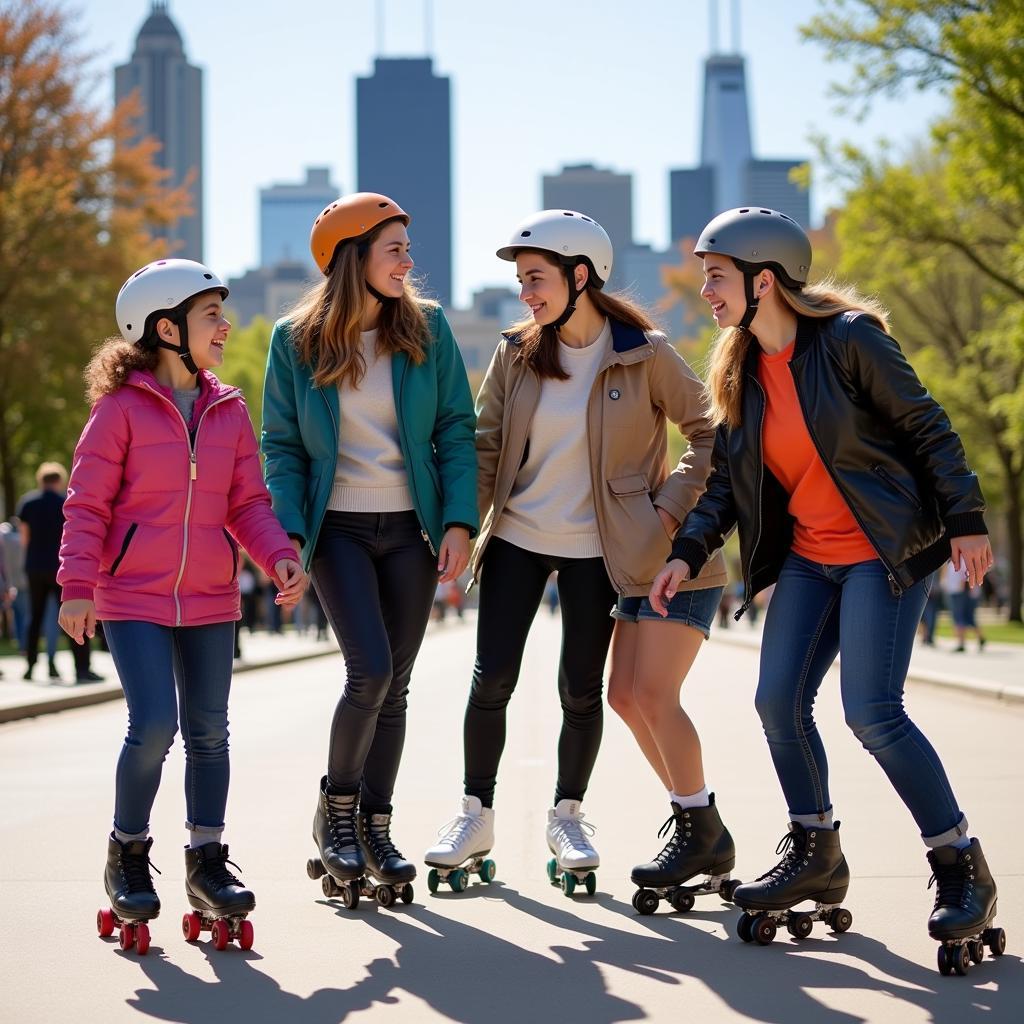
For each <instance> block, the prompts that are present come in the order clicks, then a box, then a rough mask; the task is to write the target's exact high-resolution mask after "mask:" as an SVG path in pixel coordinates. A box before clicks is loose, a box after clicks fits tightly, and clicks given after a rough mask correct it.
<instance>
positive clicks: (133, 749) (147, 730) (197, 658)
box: [103, 621, 235, 835]
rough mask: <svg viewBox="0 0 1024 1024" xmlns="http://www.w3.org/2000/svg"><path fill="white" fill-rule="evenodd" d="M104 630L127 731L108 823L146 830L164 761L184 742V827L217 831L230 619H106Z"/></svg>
mask: <svg viewBox="0 0 1024 1024" xmlns="http://www.w3.org/2000/svg"><path fill="white" fill-rule="evenodd" d="M103 630H104V632H105V634H106V637H107V645H108V646H109V647H110V654H111V656H112V657H113V659H114V665H115V667H116V668H117V674H118V675H119V676H120V677H121V686H122V687H123V688H124V695H125V698H126V700H127V702H128V735H127V736H126V737H125V740H124V746H123V747H122V748H121V756H120V758H118V762H117V775H116V783H115V801H114V827H115V828H116V829H118V830H119V831H121V832H127V833H129V834H132V835H135V834H138V833H140V832H144V831H146V830H147V829H148V828H149V815H150V811H151V810H152V809H153V801H154V800H155V799H156V791H157V789H158V788H159V787H160V774H161V771H162V770H163V764H164V759H165V758H166V757H167V752H168V751H169V750H170V749H171V744H172V743H173V742H174V737H175V734H176V733H177V731H178V717H179V708H180V713H181V726H182V735H183V737H184V741H185V812H186V814H187V818H188V820H187V821H186V823H185V827H186V828H187V829H190V830H192V831H194V832H219V831H220V830H221V829H222V828H223V827H224V809H225V807H226V805H227V799H228V777H229V767H228V691H229V690H230V689H231V661H232V655H233V653H234V634H235V624H234V623H233V622H215V623H212V624H211V625H208V626H183V627H180V628H173V627H171V626H158V625H156V624H155V623H152V622H139V621H130V622H128V621H105V622H104V623H103Z"/></svg>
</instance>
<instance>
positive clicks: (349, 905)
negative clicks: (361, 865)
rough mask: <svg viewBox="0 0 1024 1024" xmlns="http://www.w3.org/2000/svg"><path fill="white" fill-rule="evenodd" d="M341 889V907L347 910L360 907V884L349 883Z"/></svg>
mask: <svg viewBox="0 0 1024 1024" xmlns="http://www.w3.org/2000/svg"><path fill="white" fill-rule="evenodd" d="M340 889H341V892H340V893H339V895H340V896H341V905H342V906H343V907H344V908H345V909H346V910H355V909H356V907H358V906H359V882H358V881H356V882H347V883H346V884H345V885H343V886H341V887H340Z"/></svg>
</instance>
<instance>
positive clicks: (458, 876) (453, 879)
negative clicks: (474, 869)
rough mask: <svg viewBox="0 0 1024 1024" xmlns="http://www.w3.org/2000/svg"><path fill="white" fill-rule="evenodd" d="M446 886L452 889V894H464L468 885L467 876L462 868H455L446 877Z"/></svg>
mask: <svg viewBox="0 0 1024 1024" xmlns="http://www.w3.org/2000/svg"><path fill="white" fill-rule="evenodd" d="M448 884H449V885H450V886H451V887H452V892H465V891H466V886H467V885H468V884H469V875H467V874H466V871H465V869H464V868H456V869H455V870H454V871H453V872H452V873H451V874H450V875H449V876H448Z"/></svg>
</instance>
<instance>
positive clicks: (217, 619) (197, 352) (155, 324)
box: [57, 260, 306, 953]
mask: <svg viewBox="0 0 1024 1024" xmlns="http://www.w3.org/2000/svg"><path fill="white" fill-rule="evenodd" d="M227 293H228V292H227V288H225V287H224V285H223V284H222V283H221V281H220V280H219V279H218V278H217V277H216V276H215V275H214V274H213V273H211V272H210V271H209V270H208V269H207V268H206V267H204V266H203V265H202V264H199V263H193V262H192V261H191V260H160V261H158V262H156V263H150V264H148V265H147V266H145V267H143V268H142V269H141V270H139V271H138V272H137V273H135V274H133V275H132V276H131V277H130V278H129V279H128V281H126V282H125V284H124V286H123V287H122V288H121V291H120V293H119V294H118V297H117V322H118V327H119V328H120V330H121V337H116V338H111V339H110V340H108V341H107V342H106V343H105V344H104V345H103V346H102V347H101V348H100V349H99V350H98V351H97V353H96V355H95V356H94V357H93V359H92V361H91V362H90V364H89V367H88V369H87V370H86V381H87V383H88V388H89V398H90V400H91V401H92V402H93V403H94V404H93V407H92V411H91V413H90V416H89V421H88V423H86V426H85V429H84V430H83V431H82V436H81V438H80V439H79V442H78V446H77V447H76V449H75V458H74V464H73V467H72V470H71V480H70V483H69V486H68V496H67V500H66V502H65V504H64V516H65V526H64V536H63V540H62V543H61V550H60V571H59V572H58V575H57V580H58V582H59V583H60V584H61V586H62V588H63V604H62V605H61V610H60V622H61V625H62V626H63V628H64V629H65V631H66V632H67V633H68V634H69V635H70V636H71V638H72V639H73V640H74V641H75V642H76V643H82V642H83V636H84V635H88V636H92V635H93V633H94V630H95V625H96V620H97V619H100V620H102V622H103V630H104V634H105V636H106V639H107V643H108V646H109V647H110V653H111V655H112V656H113V659H114V664H115V665H116V667H117V671H118V675H119V676H120V678H121V684H122V686H123V688H124V692H125V697H126V699H127V702H128V711H129V724H128V735H127V736H126V737H125V741H124V746H123V747H122V750H121V756H120V759H119V761H118V765H117V775H116V785H115V803H114V830H113V832H112V833H111V835H110V837H109V840H108V844H107V866H106V871H105V875H104V884H105V887H106V890H107V895H108V896H109V898H110V910H101V911H100V914H99V918H98V927H99V932H100V934H101V935H109V934H111V932H112V931H113V929H114V926H115V925H119V926H120V939H121V947H122V949H128V948H130V947H131V946H132V945H133V944H134V945H135V947H136V948H137V950H138V952H139V953H145V951H146V949H147V948H148V946H149V928H148V925H147V923H146V922H147V921H149V920H151V919H152V918H154V917H156V916H157V914H158V913H159V911H160V901H159V899H158V898H157V895H156V891H155V889H154V887H153V880H152V876H151V874H150V863H149V850H150V846H151V845H152V839H151V838H150V837H149V817H150V811H151V810H152V806H153V802H154V800H155V798H156V792H157V787H158V786H159V784H160V773H161V769H162V767H163V762H164V759H165V757H166V756H167V752H168V750H169V749H170V746H171V743H172V741H173V739H174V735H175V733H176V732H177V729H178V719H179V699H180V717H181V728H182V733H183V736H184V742H185V765H186V767H185V797H186V813H187V821H186V828H187V829H188V833H189V845H188V846H187V847H186V850H185V878H186V880H185V889H186V896H187V897H188V900H189V902H190V904H191V905H192V908H193V913H191V914H187V915H186V916H185V921H184V922H183V928H184V931H185V935H186V937H187V938H190V939H194V938H196V937H198V934H199V931H200V930H201V929H202V928H210V929H211V930H212V932H213V940H214V944H215V945H216V946H217V947H218V948H223V946H224V945H226V943H227V942H228V941H229V939H231V938H236V939H237V940H238V942H239V944H240V945H242V946H243V948H246V949H247V948H249V946H250V945H251V944H252V925H251V924H250V923H249V922H248V921H247V920H246V915H247V914H248V913H249V912H250V911H251V910H252V909H253V907H254V906H255V899H254V897H253V894H252V892H250V891H249V890H248V889H246V888H245V887H244V886H243V885H242V883H241V882H240V881H239V880H238V878H236V877H235V876H234V875H233V874H232V873H231V871H229V870H228V868H227V864H228V859H227V856H228V848H227V846H226V845H224V844H223V843H222V842H221V840H222V836H223V830H224V811H225V807H226V804H227V790H228V775H229V766H228V730H227V703H228V690H229V688H230V684H231V664H232V656H233V652H234V629H235V620H236V619H238V618H239V616H240V607H239V590H238V579H237V577H238V547H239V545H241V546H242V547H244V548H245V549H246V550H247V551H248V552H249V554H250V555H251V556H252V558H253V560H254V561H255V562H257V563H258V564H259V565H261V566H262V567H263V568H264V570H265V571H266V572H267V574H268V575H270V576H271V578H273V579H275V580H276V581H277V583H278V585H279V587H280V592H279V593H278V596H277V601H278V603H279V604H283V605H287V606H290V605H293V604H295V603H296V602H297V601H298V600H299V598H300V597H301V596H302V592H303V589H304V587H305V583H306V578H305V576H304V574H303V572H302V567H301V565H300V564H299V562H298V561H297V559H296V552H295V548H294V546H293V544H292V542H291V541H290V540H289V539H288V536H287V535H286V534H285V533H284V531H283V530H282V529H281V527H280V525H279V524H278V521H277V518H276V516H275V515H274V513H273V511H272V510H271V505H270V496H269V494H268V493H267V490H266V487H265V486H264V484H263V477H262V473H261V470H260V462H259V455H258V451H257V446H256V438H255V436H254V434H253V430H252V426H251V424H250V422H249V416H248V413H247V411H246V407H245V402H244V401H243V399H242V393H241V392H240V391H239V390H238V389H237V388H232V387H228V386H226V385H224V384H221V383H220V381H219V380H218V379H217V378H216V377H215V376H214V375H213V374H212V373H211V372H210V370H211V369H212V368H213V367H217V366H219V365H220V364H221V363H222V362H223V359H224V342H225V339H226V338H227V334H228V331H229V330H230V327H231V325H230V324H229V323H228V321H227V320H226V319H225V318H224V312H223V305H222V303H223V300H224V299H225V298H226V297H227ZM178 694H180V698H179V697H178Z"/></svg>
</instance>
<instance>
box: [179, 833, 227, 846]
mask: <svg viewBox="0 0 1024 1024" xmlns="http://www.w3.org/2000/svg"><path fill="white" fill-rule="evenodd" d="M223 836H224V833H223V832H191V831H190V832H189V834H188V845H189V846H190V847H191V848H192V849H193V850H194V849H195V848H196V847H197V846H205V845H206V844H207V843H219V842H220V841H221V839H222V838H223Z"/></svg>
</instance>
